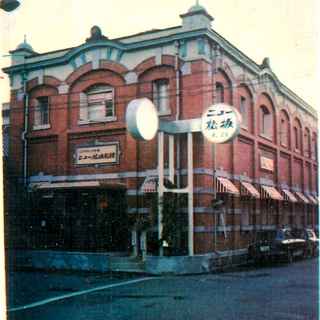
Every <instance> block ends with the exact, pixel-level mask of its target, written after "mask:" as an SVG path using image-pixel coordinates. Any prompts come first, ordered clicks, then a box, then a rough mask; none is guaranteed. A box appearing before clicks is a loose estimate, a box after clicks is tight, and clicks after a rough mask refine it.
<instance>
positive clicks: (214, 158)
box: [212, 143, 217, 251]
mask: <svg viewBox="0 0 320 320" xmlns="http://www.w3.org/2000/svg"><path fill="white" fill-rule="evenodd" d="M212 160H213V164H212V171H213V200H216V199H217V182H216V144H215V143H213V144H212ZM213 214H214V250H215V251H216V250H217V214H216V213H215V212H214V213H213Z"/></svg>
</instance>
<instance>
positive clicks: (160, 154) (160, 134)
mask: <svg viewBox="0 0 320 320" xmlns="http://www.w3.org/2000/svg"><path fill="white" fill-rule="evenodd" d="M163 166H164V155H163V132H161V131H160V132H158V177H159V186H158V240H159V256H163V243H162V230H163V224H162V218H163V216H162V210H163V193H164V184H163V179H164V168H163Z"/></svg>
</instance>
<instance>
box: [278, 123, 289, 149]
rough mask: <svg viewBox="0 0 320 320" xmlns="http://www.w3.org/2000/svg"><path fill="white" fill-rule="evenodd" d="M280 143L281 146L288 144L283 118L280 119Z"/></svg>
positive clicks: (286, 127) (286, 129)
mask: <svg viewBox="0 0 320 320" xmlns="http://www.w3.org/2000/svg"><path fill="white" fill-rule="evenodd" d="M280 143H281V145H282V146H284V147H287V146H288V125H287V121H286V120H285V119H283V118H282V119H281V124H280Z"/></svg>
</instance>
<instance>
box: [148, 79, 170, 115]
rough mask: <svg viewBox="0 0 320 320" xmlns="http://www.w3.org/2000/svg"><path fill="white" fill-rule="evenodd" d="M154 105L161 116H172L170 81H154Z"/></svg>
mask: <svg viewBox="0 0 320 320" xmlns="http://www.w3.org/2000/svg"><path fill="white" fill-rule="evenodd" d="M152 96H153V103H154V105H155V106H156V108H157V109H158V112H159V115H166V114H170V113H171V112H170V106H169V102H170V99H169V80H168V79H157V80H154V81H152Z"/></svg>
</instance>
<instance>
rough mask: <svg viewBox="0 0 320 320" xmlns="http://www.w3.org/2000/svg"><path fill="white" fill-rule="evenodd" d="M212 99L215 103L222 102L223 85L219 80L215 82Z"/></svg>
mask: <svg viewBox="0 0 320 320" xmlns="http://www.w3.org/2000/svg"><path fill="white" fill-rule="evenodd" d="M213 95H214V101H215V103H223V102H224V87H223V84H222V83H221V82H217V83H216V87H215V92H214V94H213Z"/></svg>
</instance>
